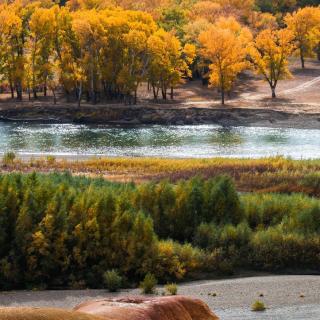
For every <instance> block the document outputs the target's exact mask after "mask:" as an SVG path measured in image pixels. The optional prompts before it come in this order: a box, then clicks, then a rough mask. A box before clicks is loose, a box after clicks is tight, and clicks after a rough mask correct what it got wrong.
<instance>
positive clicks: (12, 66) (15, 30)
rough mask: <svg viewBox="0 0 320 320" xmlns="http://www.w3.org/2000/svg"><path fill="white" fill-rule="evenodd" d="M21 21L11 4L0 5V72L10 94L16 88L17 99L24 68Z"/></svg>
mask: <svg viewBox="0 0 320 320" xmlns="http://www.w3.org/2000/svg"><path fill="white" fill-rule="evenodd" d="M22 32H23V21H22V19H21V17H20V16H18V15H17V13H16V12H15V10H14V8H13V7H12V6H7V5H2V6H1V7H0V61H1V74H2V75H3V77H4V79H5V80H6V81H7V82H8V84H9V86H10V90H11V96H12V98H13V97H14V90H15V89H16V92H17V97H18V99H20V100H21V99H22V81H23V70H24V55H23V53H24V51H23V49H24V43H23V39H22V37H21V35H22Z"/></svg>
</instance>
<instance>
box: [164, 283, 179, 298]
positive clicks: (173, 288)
mask: <svg viewBox="0 0 320 320" xmlns="http://www.w3.org/2000/svg"><path fill="white" fill-rule="evenodd" d="M164 288H165V289H166V292H167V293H168V294H169V295H171V296H175V295H176V294H177V293H178V286H177V285H176V284H175V283H168V284H167V285H165V287H164Z"/></svg>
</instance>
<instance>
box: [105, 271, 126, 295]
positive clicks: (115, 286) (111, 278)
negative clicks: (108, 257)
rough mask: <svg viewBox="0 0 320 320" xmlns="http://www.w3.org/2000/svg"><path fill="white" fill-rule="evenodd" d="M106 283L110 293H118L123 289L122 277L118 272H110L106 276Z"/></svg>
mask: <svg viewBox="0 0 320 320" xmlns="http://www.w3.org/2000/svg"><path fill="white" fill-rule="evenodd" d="M104 283H105V285H106V287H107V288H108V289H109V291H110V292H116V291H118V290H119V289H120V288H121V284H122V277H121V276H120V275H119V273H118V271H116V270H109V271H107V272H106V273H105V274H104Z"/></svg>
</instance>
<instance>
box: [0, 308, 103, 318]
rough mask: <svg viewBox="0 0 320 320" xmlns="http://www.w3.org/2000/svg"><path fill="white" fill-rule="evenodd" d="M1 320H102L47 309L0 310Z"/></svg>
mask: <svg viewBox="0 0 320 320" xmlns="http://www.w3.org/2000/svg"><path fill="white" fill-rule="evenodd" d="M0 319H1V320H103V319H102V318H100V317H98V316H94V315H89V314H84V313H81V312H75V311H66V310H61V309H47V308H0Z"/></svg>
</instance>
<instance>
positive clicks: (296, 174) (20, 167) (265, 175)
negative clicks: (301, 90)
mask: <svg viewBox="0 0 320 320" xmlns="http://www.w3.org/2000/svg"><path fill="white" fill-rule="evenodd" d="M0 170H1V171H2V172H12V171H20V172H32V171H37V172H43V173H48V172H54V171H59V172H62V171H65V170H68V171H70V172H71V173H72V174H74V175H86V176H90V177H99V176H102V177H104V178H107V179H109V180H112V181H118V182H128V181H134V182H137V183H139V182H145V181H149V180H153V181H159V180H162V179H168V180H170V181H171V182H176V181H178V180H181V179H189V178H191V177H194V176H202V177H204V178H212V177H215V176H217V175H222V174H227V175H229V176H231V177H232V178H233V179H234V180H235V183H236V186H237V189H238V190H239V191H243V192H253V191H255V192H284V193H292V192H303V193H306V194H308V195H312V196H320V188H319V187H320V182H319V181H320V175H319V172H320V160H290V159H286V158H282V157H274V158H264V159H229V158H213V159H159V158H101V159H100V158H92V159H88V160H81V161H71V160H69V161H67V160H63V159H58V160H55V159H52V158H48V159H45V158H43V159H31V160H29V161H22V160H19V159H18V160H14V161H13V162H12V163H2V165H1V164H0Z"/></svg>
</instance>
